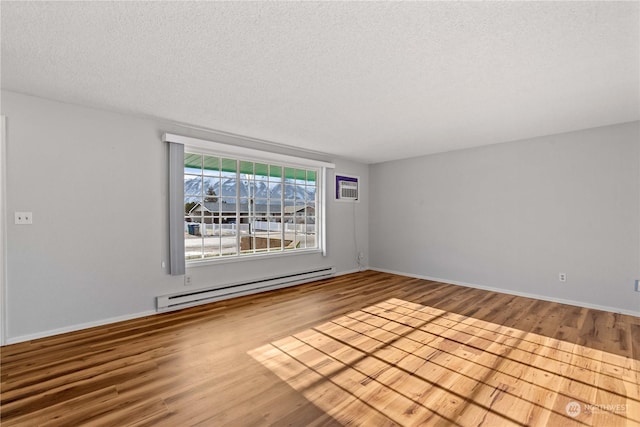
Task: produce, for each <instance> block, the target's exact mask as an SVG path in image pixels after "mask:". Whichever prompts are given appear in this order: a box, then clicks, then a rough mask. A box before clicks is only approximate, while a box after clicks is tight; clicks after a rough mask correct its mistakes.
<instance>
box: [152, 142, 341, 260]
mask: <svg viewBox="0 0 640 427" xmlns="http://www.w3.org/2000/svg"><path fill="white" fill-rule="evenodd" d="M162 140H163V141H164V142H172V143H177V144H182V145H184V151H185V153H186V152H188V153H193V154H202V155H208V156H215V157H225V156H226V157H228V158H232V159H237V160H242V161H250V162H257V163H265V162H271V163H278V164H281V165H282V166H285V167H293V168H300V169H304V168H314V169H318V171H319V174H318V177H317V181H316V185H317V187H316V192H317V194H318V195H317V198H318V205H319V206H316V226H317V239H318V246H317V248H311V249H297V250H289V251H277V252H261V253H250V254H246V253H245V254H240V252H238V255H236V256H224V257H215V258H205V259H197V260H187V261H186V264H187V265H188V266H189V267H195V266H199V265H208V264H218V263H226V262H238V261H247V260H252V259H254V260H255V259H256V258H258V259H263V258H275V257H281V256H291V255H300V254H309V253H322V255H323V256H326V255H327V249H326V248H327V242H326V235H327V234H326V204H327V196H326V194H327V182H326V177H327V172H326V170H327V168H331V169H334V168H335V165H334V164H333V163H329V162H324V161H320V160H313V159H307V158H302V157H295V156H290V155H286V154H279V153H273V152H269V151H262V150H256V149H252V148H246V147H240V146H237V145H230V144H223V143H220V142H215V141H208V140H203V139H199V138H193V137H188V136H181V135H175V134H170V133H165V134H164V135H163V136H162ZM238 249H239V248H238Z"/></svg>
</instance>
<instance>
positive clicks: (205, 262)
mask: <svg viewBox="0 0 640 427" xmlns="http://www.w3.org/2000/svg"><path fill="white" fill-rule="evenodd" d="M313 254H322V250H321V249H298V250H295V251H287V252H275V253H274V252H271V253H262V254H252V255H242V256H226V257H220V258H207V259H201V260H191V261H187V262H186V267H187V269H189V268H195V267H207V266H212V265H219V264H229V263H236V262H247V261H260V260H268V259H273V258H286V257H290V256H298V255H313Z"/></svg>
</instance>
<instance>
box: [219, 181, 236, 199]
mask: <svg viewBox="0 0 640 427" xmlns="http://www.w3.org/2000/svg"><path fill="white" fill-rule="evenodd" d="M236 182H237V181H236V180H235V179H231V178H222V179H221V180H220V187H221V188H220V194H219V196H220V199H221V200H220V201H221V202H226V203H235V202H236Z"/></svg>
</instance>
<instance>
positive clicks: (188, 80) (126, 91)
mask: <svg viewBox="0 0 640 427" xmlns="http://www.w3.org/2000/svg"><path fill="white" fill-rule="evenodd" d="M639 4H640V3H638V2H621V3H612V2H497V3H496V2H421V3H405V2H376V3H371V2H344V3H343V2H318V3H316V2H255V3H254V2H251V3H246V2H115V1H111V2H10V1H6V0H5V1H2V2H1V5H0V8H1V10H0V11H1V14H2V22H1V23H2V29H1V31H2V51H1V53H2V88H3V89H8V90H12V91H16V92H22V93H27V94H33V95H37V96H42V97H46V98H52V99H58V100H62V101H66V102H72V103H78V104H84V105H89V106H97V107H104V108H108V109H114V110H118V111H123V112H127V113H133V114H141V115H148V116H154V117H159V118H164V119H169V120H172V121H177V122H181V123H188V124H192V125H195V126H200V127H205V128H210V129H217V130H222V131H226V132H231V133H237V134H241V135H247V136H251V137H255V138H260V139H264V140H269V141H273V142H277V143H281V144H286V145H291V146H296V147H299V148H304V149H310V150H315V151H321V152H325V153H331V154H334V155H339V156H343V157H347V158H352V159H357V160H360V161H364V162H367V163H375V162H381V161H386V160H392V159H399V158H405V157H411V156H416V155H421V154H429V153H435V152H441V151H448V150H454V149H459V148H465V147H473V146H478V145H485V144H493V143H499V142H506V141H513V140H518V139H523V138H530V137H535V136H541V135H549V134H554V133H560V132H566V131H571V130H576V129H584V128H590V127H596V126H603V125H608V124H613V123H621V122H626V121H632V120H638V119H640V106H639V102H640V101H639V97H640V90H639V79H640V77H639V76H640V70H639V64H640V58H639V52H640V34H639V27H640V8H639Z"/></svg>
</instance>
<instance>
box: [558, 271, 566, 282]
mask: <svg viewBox="0 0 640 427" xmlns="http://www.w3.org/2000/svg"><path fill="white" fill-rule="evenodd" d="M558 280H560V281H561V282H566V281H567V273H558Z"/></svg>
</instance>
